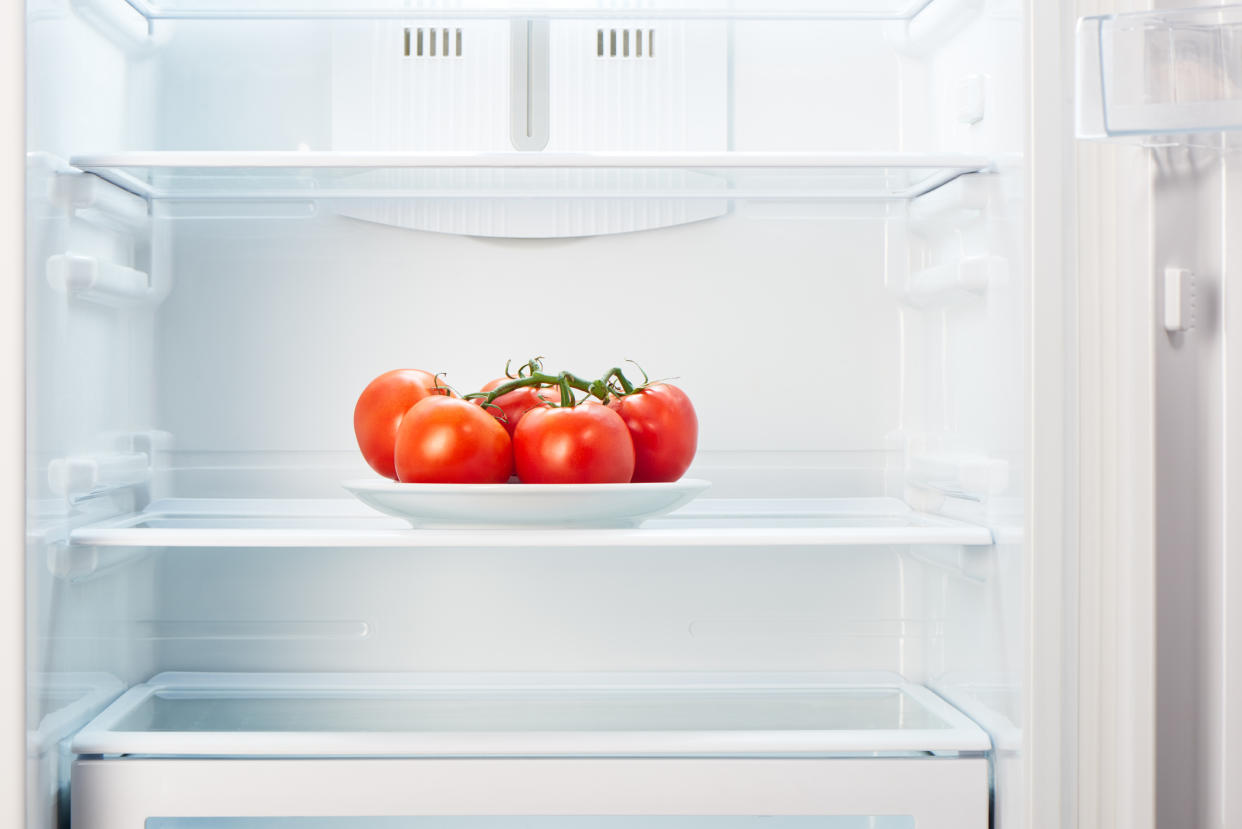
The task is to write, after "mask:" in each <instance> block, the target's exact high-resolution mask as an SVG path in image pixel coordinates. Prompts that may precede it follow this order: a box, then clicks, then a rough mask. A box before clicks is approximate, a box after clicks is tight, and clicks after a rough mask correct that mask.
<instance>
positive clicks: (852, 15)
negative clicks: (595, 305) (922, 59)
mask: <svg viewBox="0 0 1242 829" xmlns="http://www.w3.org/2000/svg"><path fill="white" fill-rule="evenodd" d="M125 2H126V3H127V4H128V5H129V6H131V7H133V9H134V10H135V11H137V12H138V13H139V14H141V15H142V16H143V17H146V18H147V19H148V20H159V19H173V20H195V19H202V20H216V19H230V20H235V19H247V18H249V19H273V18H379V17H388V18H400V19H403V20H416V19H420V18H431V19H448V18H451V19H454V20H461V19H470V18H511V17H528V16H541V17H564V18H577V19H584V18H589V19H606V18H642V19H673V20H677V19H681V20H687V19H718V18H727V19H735V20H736V19H760V20H783V19H792V20H804V19H810V20H816V19H820V20H909V19H911V18H913V17H915V16H916V15H917V14H919V12H921V11H923V9H925V8H926V7H927V6H929V5H931V4H932V2H933V0H775V2H767V1H766V0H663V1H662V2H661V0H656V1H655V2H643V3H637V4H633V3H620V2H611V1H610V0H522V2H518V3H512V4H506V3H498V2H496V0H460V2H458V3H455V4H453V6H452V7H451V8H444V6H443V5H442V4H440V3H436V2H426V0H413V2H410V0H366V2H364V3H358V4H356V5H354V6H351V5H350V4H349V3H348V2H345V0H254V1H253V2H245V0H125Z"/></svg>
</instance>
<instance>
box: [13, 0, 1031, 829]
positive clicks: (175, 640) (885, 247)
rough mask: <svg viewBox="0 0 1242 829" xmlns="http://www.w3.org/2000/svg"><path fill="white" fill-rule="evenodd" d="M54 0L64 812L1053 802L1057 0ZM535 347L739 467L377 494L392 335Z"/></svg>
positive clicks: (285, 817) (797, 823)
mask: <svg viewBox="0 0 1242 829" xmlns="http://www.w3.org/2000/svg"><path fill="white" fill-rule="evenodd" d="M27 14H28V17H27V20H28V31H27V54H28V66H27V82H28V89H27V100H28V111H27V132H28V150H29V154H28V158H27V162H28V164H27V194H28V195H27V199H28V220H27V272H26V293H27V327H28V332H29V334H28V343H27V353H28V370H27V376H28V397H27V400H28V403H27V419H28V444H27V445H28V455H27V460H28V466H27V478H28V481H29V489H28V533H27V573H28V585H27V591H28V613H29V619H28V630H29V648H28V653H29V656H28V670H29V673H28V685H29V692H28V693H29V701H28V726H29V729H30V732H31V735H32V739H31V740H30V750H29V760H28V775H29V777H28V782H29V791H30V801H31V803H32V804H33V808H32V810H31V816H30V825H31V826H37V827H50V826H57V825H64V822H65V821H66V820H68V819H69V817H70V813H71V817H72V823H73V826H74V827H76V829H121V827H139V826H144V825H145V826H148V827H151V829H208V827H212V829H215V827H227V829H328V828H329V827H333V829H335V827H337V826H345V825H348V826H351V827H352V826H361V827H373V829H392V827H402V829H406V827H424V826H425V827H429V828H430V827H441V826H444V827H454V826H456V827H460V829H485V828H486V829H493V828H494V829H510V827H517V826H536V825H538V826H548V827H560V826H564V827H574V829H580V828H581V827H601V829H604V828H605V827H606V828H607V829H620V827H629V826H637V825H642V826H659V827H668V829H690V827H698V826H703V827H706V828H707V829H731V827H749V826H752V825H759V821H761V820H762V825H764V826H780V827H790V829H794V827H808V828H809V827H815V829H824V828H825V827H832V828H833V829H847V828H848V827H863V826H866V827H887V828H888V829H897V827H912V826H917V827H918V829H929V828H930V829H938V827H942V826H943V827H947V826H969V827H985V826H988V825H993V826H1002V827H1016V826H1020V825H1022V824H1021V815H1022V814H1023V811H1024V804H1025V802H1026V799H1027V798H1028V797H1029V793H1027V792H1025V791H1023V787H1022V782H1021V781H1022V774H1021V763H1022V759H1023V758H1022V725H1023V724H1022V716H1021V711H1022V705H1023V702H1022V701H1023V687H1024V683H1025V682H1026V679H1027V678H1026V677H1025V676H1024V673H1023V665H1024V642H1025V641H1026V640H1025V631H1024V624H1025V619H1026V608H1024V596H1025V595H1026V592H1025V585H1024V578H1025V576H1024V573H1025V572H1026V568H1025V558H1024V557H1025V555H1026V550H1025V549H1024V543H1023V525H1024V491H1023V481H1024V475H1025V469H1024V435H1025V428H1026V424H1027V419H1028V417H1029V403H1030V401H1028V400H1027V399H1026V396H1025V390H1026V385H1025V383H1024V365H1025V361H1024V349H1025V347H1026V327H1025V326H1026V310H1027V309H1026V304H1025V303H1026V300H1025V296H1026V290H1025V288H1026V283H1027V279H1028V274H1027V273H1026V272H1025V268H1026V257H1025V255H1024V250H1025V246H1026V240H1025V239H1024V238H1023V234H1024V228H1025V218H1026V210H1027V203H1026V196H1025V194H1024V187H1025V185H1026V176H1027V167H1026V164H1025V162H1024V152H1025V145H1024V141H1025V137H1024V136H1025V134H1026V133H1025V118H1026V112H1027V109H1026V104H1027V101H1026V93H1025V89H1026V86H1025V83H1026V81H1025V75H1024V71H1025V70H1024V66H1023V54H1024V51H1023V43H1024V39H1023V37H1024V35H1023V20H1024V7H1023V5H1022V4H1021V3H1019V2H1016V0H918V2H911V0H883V2H864V0H815V2H811V1H810V0H781V2H777V3H759V2H722V1H721V0H693V1H691V0H678V2H666V3H654V2H653V3H640V4H630V3H625V4H621V3H616V4H614V3H608V2H598V3H597V2H585V0H580V1H579V2H569V0H561V1H560V2H558V1H557V0H547V2H534V0H532V2H530V3H527V4H523V7H522V8H521V9H517V10H515V9H513V8H511V7H509V6H508V4H503V3H487V2H464V1H463V2H460V3H452V4H449V3H445V4H433V3H415V4H397V3H389V2H378V3H373V4H370V5H368V6H366V7H365V8H361V9H359V8H354V7H352V5H351V4H349V3H345V2H340V1H339V0H335V1H334V0H262V2H259V3H234V2H230V0H172V2H164V3H150V2H147V1H146V0H73V1H72V2H71V1H70V0H31V2H30V3H29V5H28V12H27ZM535 355H543V356H545V357H546V358H547V359H548V360H549V362H550V363H552V364H556V365H568V366H571V367H578V366H583V367H587V368H592V367H599V368H604V367H606V366H610V365H614V364H617V363H618V362H620V361H622V360H624V359H634V360H636V361H638V362H639V363H641V364H642V365H643V367H644V368H645V369H646V370H647V371H648V372H649V373H651V374H652V376H654V377H668V376H675V377H677V378H678V379H677V382H678V384H679V385H681V386H682V387H683V388H684V389H685V390H686V392H687V393H688V394H689V395H690V397H691V398H692V399H693V401H694V403H695V407H696V409H697V411H698V413H699V420H700V429H701V431H700V439H699V452H698V455H697V458H696V461H695V463H694V465H693V467H692V468H691V471H690V475H692V476H693V477H695V478H702V479H705V480H707V481H710V483H711V488H710V489H709V490H708V491H707V492H706V493H705V494H704V495H703V496H701V497H699V498H698V499H696V500H695V501H693V502H692V503H691V504H689V505H688V506H686V507H684V508H682V509H680V510H678V511H676V512H674V513H672V514H670V515H668V516H665V517H662V518H659V519H653V520H651V521H648V522H646V523H645V524H644V525H643V526H641V527H638V528H633V529H543V530H530V531H525V530H524V531H512V532H497V531H489V530H471V529H456V530H443V531H431V530H417V529H409V528H407V527H405V526H404V525H403V524H402V523H401V522H400V521H395V520H393V519H391V518H388V517H385V516H382V515H380V514H378V513H375V512H372V511H370V510H369V509H368V508H365V507H363V506H362V505H361V504H359V503H358V502H357V501H355V500H354V499H353V498H351V497H350V496H349V495H348V493H346V492H345V491H344V490H343V489H342V488H341V482H342V481H344V480H348V479H354V478H362V477H366V476H368V475H369V474H371V473H370V472H369V470H367V468H366V466H365V464H364V462H363V460H362V458H361V457H360V456H359V454H358V452H357V449H356V446H355V443H354V437H353V434H352V430H351V415H352V410H353V405H354V401H355V400H356V398H357V395H358V393H359V391H360V390H361V389H362V388H363V386H365V384H366V383H367V382H368V381H369V380H370V379H371V378H372V377H374V376H375V375H377V374H379V373H380V372H382V371H385V370H387V369H390V368H393V367H398V366H411V367H414V366H417V367H422V368H425V369H428V370H432V371H444V372H447V378H448V381H449V382H450V383H452V384H454V385H455V386H456V387H457V388H458V389H459V390H461V391H470V390H473V389H475V388H477V387H478V386H479V385H481V384H482V383H484V382H486V381H488V380H491V379H493V378H494V377H496V376H498V375H499V374H500V373H501V372H502V370H503V366H504V361H505V360H506V359H510V358H512V359H514V360H515V361H517V362H521V361H523V360H525V359H527V358H529V357H532V356H535ZM157 779H158V780H159V781H160V785H159V786H155V785H153V781H154V780H157ZM411 780H413V781H414V782H411ZM71 784H72V799H71V798H70V786H71Z"/></svg>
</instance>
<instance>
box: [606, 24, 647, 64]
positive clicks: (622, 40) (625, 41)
mask: <svg viewBox="0 0 1242 829" xmlns="http://www.w3.org/2000/svg"><path fill="white" fill-rule="evenodd" d="M595 57H597V58H653V57H655V29H596V30H595Z"/></svg>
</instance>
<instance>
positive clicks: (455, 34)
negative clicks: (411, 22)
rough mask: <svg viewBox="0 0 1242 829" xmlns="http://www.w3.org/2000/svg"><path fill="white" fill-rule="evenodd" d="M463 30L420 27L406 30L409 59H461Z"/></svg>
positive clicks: (406, 47) (406, 54)
mask: <svg viewBox="0 0 1242 829" xmlns="http://www.w3.org/2000/svg"><path fill="white" fill-rule="evenodd" d="M461 40H462V38H461V29H438V28H431V27H420V28H417V29H409V28H407V29H406V30H405V45H404V48H405V56H406V57H407V58H436V57H439V58H459V57H461Z"/></svg>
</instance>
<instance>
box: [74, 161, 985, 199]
mask: <svg viewBox="0 0 1242 829" xmlns="http://www.w3.org/2000/svg"><path fill="white" fill-rule="evenodd" d="M70 163H71V164H72V165H73V166H74V167H76V168H78V169H80V170H85V171H87V172H89V173H93V174H95V175H97V176H99V177H100V178H103V179H106V180H107V181H109V182H111V183H113V184H115V185H117V186H119V187H121V188H123V189H125V190H128V191H130V192H132V193H135V194H137V195H139V196H142V197H144V198H148V199H157V200H158V199H167V200H175V201H193V202H200V201H247V200H272V201H289V200H336V199H347V200H356V199H365V200H389V199H410V200H436V199H496V200H510V199H520V200H528V199H708V200H716V201H719V200H725V199H778V200H798V199H827V200H836V199H840V200H904V199H911V198H915V197H918V196H921V195H924V194H926V193H929V192H931V191H932V190H935V189H936V188H938V187H941V186H943V185H944V184H947V183H948V182H950V181H952V180H954V179H955V178H957V177H959V176H961V175H965V174H967V173H976V172H982V171H985V170H987V169H989V167H990V166H991V160H990V159H988V158H986V157H982V156H972V155H959V154H920V153H793V152H791V153H754V152H713V153H691V152H676V153H647V152H618V153H602V152H600V153H542V152H539V153H535V152H531V153H518V152H510V153H431V152H399V153H378V152H310V151H308V152H296V151H294V152H230V151H220V152H182V151H152V152H126V153H113V154H101V155H82V156H77V157H74V158H73V159H71V162H70Z"/></svg>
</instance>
